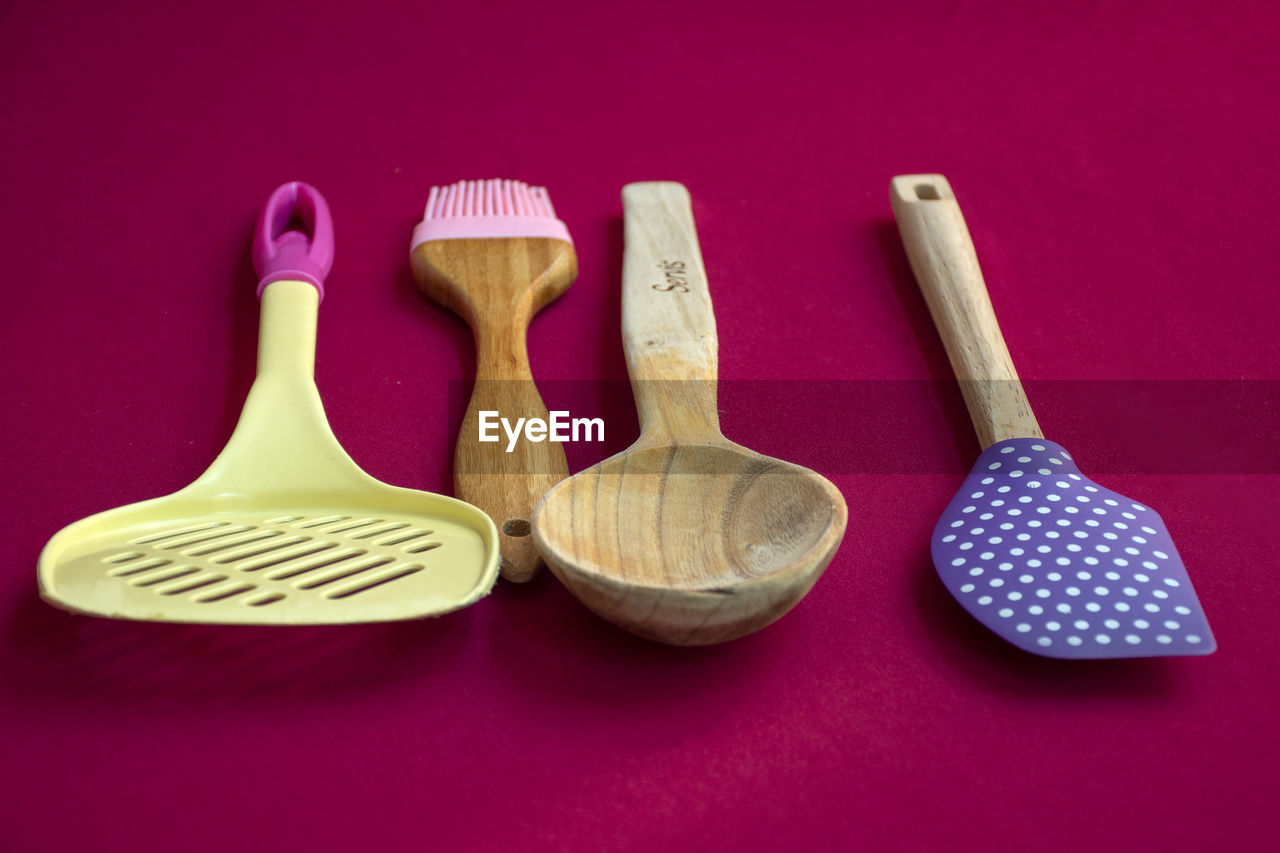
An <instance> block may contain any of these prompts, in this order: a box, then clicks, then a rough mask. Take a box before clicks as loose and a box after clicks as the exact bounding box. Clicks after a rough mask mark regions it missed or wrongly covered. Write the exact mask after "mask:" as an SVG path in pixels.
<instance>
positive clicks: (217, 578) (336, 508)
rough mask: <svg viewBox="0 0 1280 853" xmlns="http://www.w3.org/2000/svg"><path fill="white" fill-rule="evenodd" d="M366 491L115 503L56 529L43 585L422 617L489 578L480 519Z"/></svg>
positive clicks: (152, 600) (278, 617) (248, 614)
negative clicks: (312, 497) (393, 503)
mask: <svg viewBox="0 0 1280 853" xmlns="http://www.w3.org/2000/svg"><path fill="white" fill-rule="evenodd" d="M386 488H388V489H389V490H390V487H386ZM396 491H399V490H396ZM364 503H365V506H363V507H360V506H351V507H343V506H342V505H341V504H340V503H337V502H334V503H330V504H327V505H325V506H323V507H316V508H306V507H302V508H294V509H290V510H287V511H282V510H281V509H280V508H270V509H261V510H257V511H243V510H240V511H224V512H218V511H217V510H216V508H214V507H212V506H210V505H208V503H207V502H205V501H201V500H190V499H186V498H184V496H183V494H182V493H179V494H177V495H173V496H171V497H169V498H161V499H158V500H155V501H148V502H146V503H143V504H135V505H133V506H130V507H124V508H122V509H118V510H111V511H109V512H105V513H101V514H100V515H96V516H92V517H90V518H87V519H85V520H83V521H81V522H78V523H76V524H74V525H72V526H71V527H69V528H67V529H66V530H64V531H62V532H61V533H60V534H58V536H56V537H55V538H54V539H53V540H52V541H50V543H49V545H48V547H47V548H46V549H45V551H44V553H43V554H42V555H41V559H40V585H41V594H42V595H43V596H44V597H45V599H47V600H48V601H50V602H51V603H53V604H56V605H58V606H60V607H63V608H64V609H68V610H73V611H77V612H83V613H90V614H93V615H97V616H107V617H112V618H125V619H139V620H149V621H166V622H202V623H231V624H271V625H280V624H312V625H314V624H332V623H350V622H380V621H389V620H398V619H411V618H417V617H421V616H423V615H430V614H435V613H442V612H446V611H449V610H454V609H457V608H459V607H463V606H466V605H467V604H470V603H472V602H474V601H475V600H476V599H478V598H480V597H481V596H482V595H484V594H485V593H486V592H487V591H488V589H489V587H490V586H491V584H492V578H491V577H485V575H487V574H488V572H485V571H483V570H481V569H480V567H485V566H486V563H487V562H489V560H488V559H487V556H488V555H487V553H486V552H487V551H489V550H491V548H492V543H486V542H485V541H484V537H483V536H482V535H481V533H480V532H479V531H478V530H477V529H476V527H475V525H474V522H473V521H472V522H470V523H460V522H459V521H458V520H454V519H451V518H449V517H448V514H447V513H446V512H442V511H441V510H442V509H443V507H442V506H439V505H438V506H435V507H434V508H433V511H432V512H431V514H430V515H426V514H423V513H418V514H414V513H409V512H403V511H400V512H395V511H387V512H377V513H376V514H370V512H369V511H368V506H367V503H368V502H367V501H365V502H364ZM466 509H470V508H469V507H467V508H466ZM469 567H475V568H474V569H469Z"/></svg>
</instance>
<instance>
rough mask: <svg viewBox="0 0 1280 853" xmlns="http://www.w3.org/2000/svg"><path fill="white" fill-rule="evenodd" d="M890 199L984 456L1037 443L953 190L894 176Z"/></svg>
mask: <svg viewBox="0 0 1280 853" xmlns="http://www.w3.org/2000/svg"><path fill="white" fill-rule="evenodd" d="M889 198H890V201H891V202H892V204H893V215H894V217H895V218H896V219H897V221H898V231H899V232H900V233H901V234H902V243H903V245H904V246H905V247H906V250H907V257H908V258H909V259H910V261H911V269H912V271H913V272H915V275H916V281H917V282H919V284H920V290H921V292H922V293H923V294H924V300H925V302H926V303H927V304H928V305H929V313H930V314H932V315H933V324H934V325H935V326H937V328H938V334H939V335H941V336H942V343H943V346H945V347H946V350H947V356H948V357H949V358H950V359H951V368H952V370H954V371H955V374H956V378H957V379H958V380H960V390H961V391H962V392H963V394H964V400H965V403H966V404H967V405H968V407H969V417H970V418H972V419H973V426H974V429H975V430H976V431H977V433H978V441H979V442H980V443H981V444H982V447H983V449H984V450H985V449H986V448H988V447H990V446H991V445H993V444H995V443H996V442H999V441H1003V440H1005V439H1007V438H1042V437H1043V434H1042V433H1041V432H1040V426H1039V425H1038V424H1037V423H1036V418H1035V415H1034V414H1032V412H1031V404H1030V403H1029V402H1028V401H1027V395H1026V392H1025V391H1024V390H1023V388H1022V383H1021V382H1020V381H1019V380H1018V372H1017V371H1016V370H1015V369H1014V367H1013V359H1011V358H1010V357H1009V348H1008V347H1007V346H1005V342H1004V336H1003V335H1001V334H1000V325H999V323H997V322H996V313H995V309H994V308H992V307H991V297H990V295H988V293H987V286H986V284H985V283H984V282H983V280H982V270H981V268H979V266H978V255H977V253H976V252H975V251H974V249H973V240H972V239H971V238H970V237H969V229H968V227H967V226H966V225H965V222H964V216H963V215H962V214H961V213H960V205H959V204H957V203H956V197H955V194H954V193H952V192H951V185H950V184H948V183H947V179H946V178H944V177H943V176H942V175H899V176H898V177H896V178H894V179H893V181H892V182H891V183H890V186H889Z"/></svg>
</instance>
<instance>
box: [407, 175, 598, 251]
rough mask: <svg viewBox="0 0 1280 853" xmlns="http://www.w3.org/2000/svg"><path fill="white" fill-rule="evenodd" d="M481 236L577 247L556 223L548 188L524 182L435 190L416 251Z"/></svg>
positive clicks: (429, 196) (415, 241) (466, 183)
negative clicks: (437, 242)
mask: <svg viewBox="0 0 1280 853" xmlns="http://www.w3.org/2000/svg"><path fill="white" fill-rule="evenodd" d="M483 237H552V238H555V239H558V240H564V241H565V242H567V243H573V240H572V239H571V238H570V237H569V229H568V228H567V227H566V226H565V224H564V223H563V222H561V221H560V220H559V219H557V218H556V211H555V208H554V207H553V206H552V204H551V196H550V194H549V193H548V192H547V189H546V187H531V186H529V185H528V184H526V183H524V182H522V181H511V180H500V179H494V180H487V181H459V182H457V183H456V184H450V185H449V186H444V187H432V188H431V191H430V192H429V193H428V194H427V206H426V209H425V211H424V212H423V215H422V222H420V223H418V227H417V228H415V229H414V231H413V244H412V245H413V246H417V245H418V244H419V243H423V242H426V241H427V240H451V239H455V240H456V239H468V238H483Z"/></svg>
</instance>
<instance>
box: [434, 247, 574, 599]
mask: <svg viewBox="0 0 1280 853" xmlns="http://www.w3.org/2000/svg"><path fill="white" fill-rule="evenodd" d="M410 262H411V264H412V267H413V272H414V276H415V277H416V278H417V280H418V283H419V284H420V285H421V287H422V289H423V290H424V291H425V292H426V293H427V295H429V296H430V297H431V298H432V299H434V300H436V301H437V302H439V303H441V304H443V305H445V306H446V307H448V308H449V309H451V310H453V311H454V312H456V313H457V314H459V315H460V316H462V318H463V319H465V320H466V321H467V324H468V325H469V326H470V327H471V331H472V334H473V335H474V337H475V342H476V382H475V386H474V387H473V389H472V392H471V402H470V403H469V404H468V406H467V412H466V415H465V416H464V417H463V420H462V425H461V427H459V430H458V442H457V446H456V448H455V452H454V459H453V481H454V493H455V494H456V495H457V496H458V497H459V498H461V499H462V500H464V501H467V502H468V503H471V504H475V505H476V506H478V507H480V509H482V510H484V511H485V512H486V513H488V514H489V516H490V517H491V518H492V519H493V522H494V524H496V525H497V526H498V539H499V543H498V544H499V549H500V550H501V552H502V576H503V577H504V578H505V579H507V580H510V581H516V582H523V581H527V580H530V579H531V578H533V576H534V575H535V574H536V573H537V571H538V569H539V568H540V567H541V566H542V557H541V556H540V555H539V554H538V551H537V548H536V546H535V545H534V542H533V537H532V536H531V535H530V530H531V528H530V520H531V519H532V517H533V508H534V507H535V506H537V504H538V501H540V500H541V499H542V496H543V495H544V494H546V492H547V490H548V489H550V488H551V487H552V486H554V485H555V484H556V483H558V482H560V481H561V480H563V479H564V478H565V477H567V476H569V465H568V462H567V461H566V459H565V453H564V445H563V444H560V443H558V442H552V441H550V440H543V441H540V442H533V441H530V440H528V439H526V438H525V437H524V436H523V434H522V435H521V437H520V438H519V440H518V441H516V443H515V445H514V447H513V448H512V451H511V452H510V453H508V452H507V447H508V444H509V441H508V438H507V435H506V433H505V431H504V430H503V428H502V427H501V426H499V427H498V429H497V435H498V440H497V441H496V442H490V441H486V442H482V441H480V440H479V419H480V412H483V411H488V412H497V413H498V415H497V417H501V418H506V419H507V420H508V421H509V422H510V424H511V425H512V426H513V427H514V426H515V424H516V422H517V419H519V418H526V419H533V418H540V419H542V420H543V421H544V422H545V421H547V420H548V413H547V407H546V404H545V403H543V402H542V397H541V395H539V393H538V389H537V386H536V385H534V382H533V376H532V374H531V372H530V369H529V355H528V351H527V349H526V347H525V339H526V335H527V333H528V329H529V321H530V320H531V319H532V318H533V315H534V314H535V313H537V312H538V310H539V309H541V308H542V307H543V306H545V305H546V304H547V303H548V302H550V301H551V300H553V299H555V298H556V297H557V296H559V295H560V294H562V293H564V291H565V290H566V289H568V287H569V285H570V284H571V283H572V281H573V279H574V276H575V275H576V274H577V269H578V267H577V257H576V255H575V254H574V251H573V247H572V246H571V245H570V244H569V243H567V242H565V241H563V240H558V239H552V238H512V239H502V240H496V239H458V240H431V241H428V242H425V243H422V244H420V245H418V246H416V247H415V248H414V249H413V252H412V254H411V256H410ZM491 434H492V433H491Z"/></svg>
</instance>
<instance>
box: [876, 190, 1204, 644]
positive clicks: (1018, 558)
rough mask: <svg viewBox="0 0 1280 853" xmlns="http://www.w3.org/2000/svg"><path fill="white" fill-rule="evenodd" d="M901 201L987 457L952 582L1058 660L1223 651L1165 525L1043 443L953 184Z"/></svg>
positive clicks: (944, 546) (911, 251)
mask: <svg viewBox="0 0 1280 853" xmlns="http://www.w3.org/2000/svg"><path fill="white" fill-rule="evenodd" d="M890 196H891V200H892V204H893V211H894V216H895V217H896V218H897V221H898V228H899V230H900V231H901V233H902V241H903V243H904V245H905V246H906V250H907V256H908V257H909V258H910V261H911V268H912V269H913V270H914V271H915V275H916V279H917V281H919V283H920V289H921V290H922V291H923V293H924V297H925V301H926V302H927V303H928V305H929V311H930V313H931V314H932V315H933V321H934V324H935V325H936V326H937V327H938V331H939V333H940V335H941V336H942V341H943V344H944V345H945V347H946V350H947V354H948V356H950V358H951V365H952V368H953V369H954V370H955V373H956V377H957V378H958V379H959V380H960V387H961V390H962V392H963V393H964V398H965V402H966V404H967V405H968V408H969V414H970V417H972V419H973V423H974V427H975V428H976V429H977V432H978V439H979V442H980V443H981V445H982V447H983V452H982V455H981V456H979V457H978V461H977V463H976V464H975V465H974V467H973V471H972V473H970V474H969V476H968V478H967V479H966V480H965V481H964V485H963V486H961V488H960V492H959V493H958V494H957V495H956V497H955V498H954V499H953V500H952V501H951V503H950V504H949V505H948V506H947V508H946V510H945V511H944V512H943V513H942V517H941V518H940V519H939V521H938V524H937V527H936V528H935V529H934V532H933V563H934V566H935V567H936V569H937V571H938V574H939V575H940V576H941V578H942V582H943V583H944V584H945V585H946V587H947V589H948V590H950V591H951V594H952V595H953V596H955V597H956V599H957V600H958V601H959V602H960V604H961V605H963V606H964V608H965V609H966V610H968V611H969V612H970V613H972V614H973V615H974V616H975V617H977V619H978V620H979V621H980V622H982V624H984V625H986V626H987V627H988V628H990V629H991V630H992V631H994V632H995V633H996V634H998V635H1000V636H1001V637H1003V638H1004V639H1006V640H1008V641H1009V642H1011V643H1013V644H1014V645H1016V646H1018V647H1019V648H1021V649H1025V650H1026V651H1029V652H1035V653H1037V654H1041V655H1046V656H1048V657H1057V658H1121V657H1149V656H1156V655H1200V654H1208V653H1209V652H1212V651H1213V650H1214V647H1215V645H1214V639H1213V634H1212V633H1211V632H1210V631H1209V624H1208V621H1207V620H1206V618H1205V614H1204V611H1203V609H1202V608H1201V606H1200V602H1199V600H1198V599H1197V598H1196V594H1195V591H1194V590H1193V589H1192V586H1191V579H1190V578H1189V577H1188V576H1187V571H1186V568H1185V567H1184V566H1183V564H1182V560H1181V559H1180V558H1179V557H1178V551H1177V549H1176V548H1174V546H1173V540H1172V538H1171V537H1170V536H1169V532H1168V530H1167V529H1166V528H1165V525H1164V522H1163V521H1162V520H1161V518H1160V516H1159V515H1157V514H1156V512H1155V511H1154V510H1152V509H1150V508H1149V507H1147V506H1145V505H1143V504H1141V503H1138V502H1135V501H1133V500H1131V499H1129V498H1126V497H1124V496H1123V495H1119V494H1116V493H1115V492H1113V491H1110V490H1109V489H1105V488H1103V487H1102V486H1099V485H1097V484H1096V483H1094V482H1092V481H1091V480H1089V479H1087V478H1086V477H1085V476H1084V475H1083V474H1081V473H1080V470H1079V469H1078V468H1077V467H1076V464H1075V461H1074V460H1073V459H1072V457H1071V455H1070V454H1069V453H1067V451H1066V450H1064V449H1063V448H1062V447H1061V446H1059V445H1057V444H1055V443H1053V442H1051V441H1047V440H1045V439H1044V438H1043V436H1042V434H1041V432H1040V427H1039V425H1038V424H1037V422H1036V419H1035V416H1034V415H1033V414H1032V412H1031V406H1030V403H1029V402H1028V401H1027V397H1026V393H1025V391H1024V390H1023V387H1022V384H1021V383H1020V382H1019V381H1018V374H1017V372H1016V371H1015V370H1014V367H1013V361H1012V360H1011V359H1010V357H1009V350H1008V348H1007V347H1006V346H1005V343H1004V338H1003V336H1002V335H1001V334H1000V327H999V326H998V325H997V323H996V316H995V311H994V309H993V308H992V306H991V300H990V297H989V296H988V294H987V289H986V285H985V283H984V282H983V279H982V272H981V270H980V269H979V267H978V258H977V254H976V253H975V251H974V248H973V242H972V240H971V239H970V236H969V230H968V228H967V227H966V225H965V222H964V217H963V216H962V215H961V213H960V207H959V205H958V204H957V203H956V199H955V195H954V194H953V193H952V191H951V186H950V185H949V184H948V183H947V180H946V178H944V177H942V176H941V175H903V176H900V177H896V178H894V179H893V181H892V184H891V188H890Z"/></svg>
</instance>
